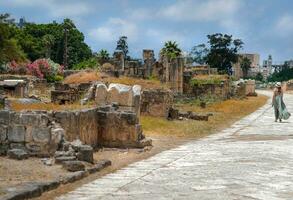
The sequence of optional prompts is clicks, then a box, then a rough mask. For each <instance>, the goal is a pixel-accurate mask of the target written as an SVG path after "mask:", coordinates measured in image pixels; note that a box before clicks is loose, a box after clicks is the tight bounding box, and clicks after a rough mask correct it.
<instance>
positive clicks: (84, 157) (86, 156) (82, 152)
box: [77, 145, 94, 163]
mask: <svg viewBox="0 0 293 200" xmlns="http://www.w3.org/2000/svg"><path fill="white" fill-rule="evenodd" d="M77 159H78V160H81V161H86V162H89V163H93V162H94V149H93V147H91V146H89V145H82V146H80V147H79V152H78V153H77Z"/></svg>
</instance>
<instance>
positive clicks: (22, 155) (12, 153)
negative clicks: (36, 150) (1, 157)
mask: <svg viewBox="0 0 293 200" xmlns="http://www.w3.org/2000/svg"><path fill="white" fill-rule="evenodd" d="M7 155H8V157H9V158H11V159H16V160H24V159H28V157H29V154H28V153H27V152H26V151H24V150H23V149H11V150H8V152H7Z"/></svg>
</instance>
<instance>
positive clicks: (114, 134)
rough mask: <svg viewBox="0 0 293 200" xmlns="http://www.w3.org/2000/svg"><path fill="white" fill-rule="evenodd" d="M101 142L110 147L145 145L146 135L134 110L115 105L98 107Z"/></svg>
mask: <svg viewBox="0 0 293 200" xmlns="http://www.w3.org/2000/svg"><path fill="white" fill-rule="evenodd" d="M97 113H98V124H99V126H98V133H99V144H100V145H102V146H108V147H143V146H144V145H145V144H144V143H143V139H144V135H143V133H142V129H141V125H140V124H139V119H138V117H137V115H136V113H134V112H127V111H117V110H115V109H113V107H109V106H106V107H102V108H99V109H98V112H97Z"/></svg>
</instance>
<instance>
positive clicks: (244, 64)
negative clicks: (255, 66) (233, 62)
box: [240, 57, 251, 78]
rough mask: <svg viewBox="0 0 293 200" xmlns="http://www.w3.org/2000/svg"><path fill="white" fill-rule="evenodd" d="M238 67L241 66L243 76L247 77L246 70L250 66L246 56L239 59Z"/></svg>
mask: <svg viewBox="0 0 293 200" xmlns="http://www.w3.org/2000/svg"><path fill="white" fill-rule="evenodd" d="M240 67H241V69H242V71H243V77H244V78H247V76H248V70H249V69H250V68H251V61H250V60H249V59H248V58H246V57H244V58H243V59H242V60H241V63H240Z"/></svg>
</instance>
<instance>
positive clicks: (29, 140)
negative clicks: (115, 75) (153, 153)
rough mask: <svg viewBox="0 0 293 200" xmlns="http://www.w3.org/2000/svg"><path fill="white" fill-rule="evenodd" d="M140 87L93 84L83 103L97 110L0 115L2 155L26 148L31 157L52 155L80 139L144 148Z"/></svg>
mask: <svg viewBox="0 0 293 200" xmlns="http://www.w3.org/2000/svg"><path fill="white" fill-rule="evenodd" d="M140 97H141V88H140V86H138V85H136V86H133V87H131V86H126V85H122V84H110V85H109V87H107V86H106V85H104V84H102V83H95V84H93V85H92V86H91V87H90V88H89V90H88V92H87V94H86V97H85V98H84V99H83V100H82V102H83V103H85V102H86V101H91V100H93V101H94V102H95V103H96V105H97V107H95V108H89V109H83V110H71V111H65V110H63V111H62V110H61V111H22V112H15V111H11V110H2V111H1V112H0V129H1V132H0V134H1V135H0V136H1V137H0V138H1V154H6V152H7V151H8V150H9V149H15V148H16V149H25V150H26V151H27V152H28V153H29V154H30V155H37V156H43V155H52V154H53V153H54V152H55V151H57V150H58V148H59V147H60V145H61V144H62V142H64V141H74V140H77V139H78V140H81V141H82V143H84V144H88V145H91V146H92V147H94V148H96V147H100V146H106V147H138V148H141V147H144V146H147V145H151V140H148V139H145V137H144V135H143V132H142V128H141V125H140V124H139V115H140Z"/></svg>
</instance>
